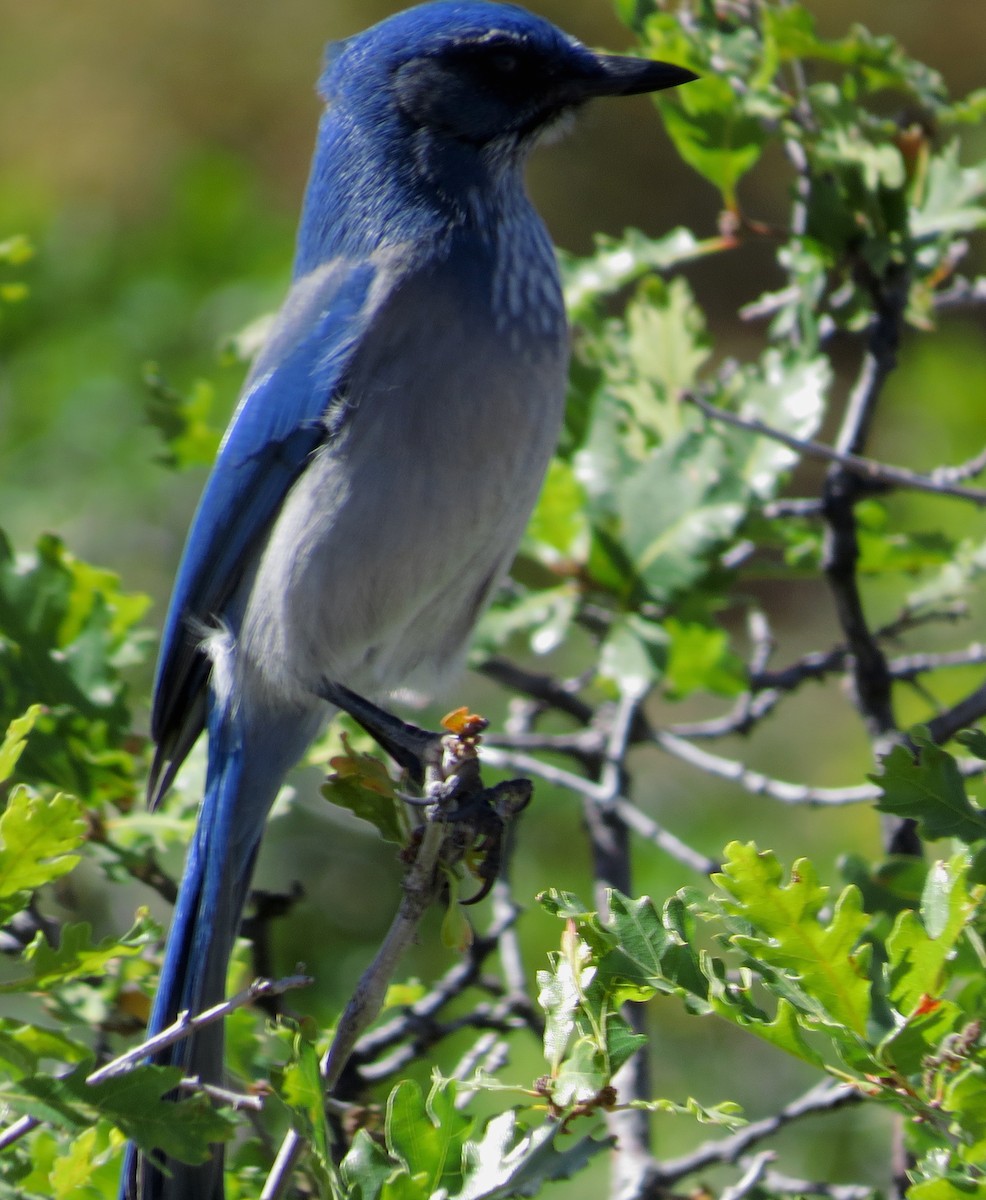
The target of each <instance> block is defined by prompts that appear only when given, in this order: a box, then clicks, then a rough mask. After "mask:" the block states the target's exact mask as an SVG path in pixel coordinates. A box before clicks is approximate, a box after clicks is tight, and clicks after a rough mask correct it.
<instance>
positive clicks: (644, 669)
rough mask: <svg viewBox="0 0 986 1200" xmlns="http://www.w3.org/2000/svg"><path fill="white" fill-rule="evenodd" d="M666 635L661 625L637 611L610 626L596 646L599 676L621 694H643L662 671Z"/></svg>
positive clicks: (665, 650) (659, 676) (658, 677)
mask: <svg viewBox="0 0 986 1200" xmlns="http://www.w3.org/2000/svg"><path fill="white" fill-rule="evenodd" d="M667 647H668V637H667V634H666V633H665V632H664V630H663V629H662V628H661V626H660V625H657V624H656V623H655V622H653V621H648V620H646V619H645V618H644V617H640V616H638V615H637V614H636V613H629V614H627V615H625V616H623V615H621V616H619V617H617V619H616V620H615V621H614V622H613V623H612V624H611V625H610V627H609V629H608V630H607V631H606V636H605V638H604V639H603V641H602V644H601V646H600V647H599V678H600V679H605V680H611V681H612V682H613V683H615V684H616V685H617V690H618V691H619V692H620V693H621V694H623V693H626V694H632V695H638V696H643V695H645V694H646V692H647V691H648V689H649V688H650V687H651V686H652V684H654V683H655V682H656V681H657V680H658V679H660V678H661V675H662V674H663V672H664V665H665V662H666V661H667Z"/></svg>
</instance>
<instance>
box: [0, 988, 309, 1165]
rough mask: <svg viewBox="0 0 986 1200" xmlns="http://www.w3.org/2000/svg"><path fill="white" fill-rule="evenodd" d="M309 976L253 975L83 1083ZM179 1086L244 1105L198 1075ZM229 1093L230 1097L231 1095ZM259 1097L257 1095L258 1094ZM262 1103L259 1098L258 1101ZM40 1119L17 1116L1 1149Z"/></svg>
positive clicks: (109, 1074) (125, 1066)
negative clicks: (218, 1001)
mask: <svg viewBox="0 0 986 1200" xmlns="http://www.w3.org/2000/svg"><path fill="white" fill-rule="evenodd" d="M311 982H312V981H311V979H309V977H308V976H307V975H289V976H287V977H286V978H284V979H255V980H254V982H253V983H251V984H250V986H249V987H246V988H244V989H243V991H241V992H237V994H236V995H235V996H231V997H230V998H229V999H228V1000H224V1001H223V1002H222V1004H216V1005H214V1006H213V1007H212V1008H209V1009H206V1010H205V1011H204V1012H201V1013H197V1014H195V1015H194V1016H192V1015H191V1014H189V1013H187V1012H183V1013H180V1014H179V1015H178V1019H177V1020H176V1021H175V1022H174V1024H172V1025H169V1026H168V1027H167V1029H162V1031H161V1032H160V1033H158V1034H156V1035H155V1036H154V1037H150V1038H147V1039H146V1040H145V1041H143V1042H141V1043H140V1045H138V1046H134V1047H133V1048H132V1049H131V1050H128V1051H127V1052H126V1054H121V1055H120V1056H119V1057H118V1058H114V1059H112V1060H111V1061H110V1062H108V1063H106V1064H105V1065H104V1066H102V1067H100V1068H99V1069H98V1070H96V1071H93V1072H92V1073H91V1074H89V1075H87V1076H86V1083H87V1084H89V1085H90V1086H92V1085H95V1084H97V1083H103V1082H104V1081H105V1080H107V1079H112V1078H113V1077H114V1076H116V1075H121V1074H123V1073H125V1072H126V1071H129V1070H131V1069H132V1068H133V1067H135V1066H136V1065H137V1064H138V1063H140V1062H143V1061H144V1060H145V1059H148V1058H151V1057H152V1056H153V1055H155V1054H156V1053H158V1051H160V1050H164V1049H165V1048H166V1047H168V1046H172V1045H174V1043H175V1042H180V1041H182V1039H184V1038H187V1037H190V1036H191V1034H193V1033H195V1031H196V1030H198V1029H201V1028H202V1026H203V1025H211V1024H213V1022H215V1021H221V1020H222V1019H223V1018H224V1017H227V1016H228V1015H229V1014H230V1013H231V1012H235V1011H236V1009H238V1008H242V1007H243V1006H244V1005H246V1004H253V1003H255V1002H256V1001H257V1000H259V999H261V998H263V997H265V996H272V995H280V994H281V993H282V992H287V991H290V990H291V989H292V988H300V987H308V986H309V985H310V984H311ZM179 1087H183V1088H186V1090H188V1089H189V1088H193V1089H194V1090H198V1091H205V1092H206V1093H207V1094H210V1095H211V1094H213V1090H214V1091H215V1092H216V1093H217V1095H216V1098H217V1099H219V1100H220V1101H221V1102H222V1103H224V1104H228V1103H229V1104H234V1107H237V1106H238V1107H243V1104H241V1103H240V1101H241V1100H242V1097H239V1096H234V1093H232V1092H229V1093H227V1092H225V1090H224V1089H222V1088H218V1089H212V1090H210V1087H207V1086H204V1085H203V1084H201V1083H200V1082H199V1081H198V1080H197V1079H187V1080H182V1081H181V1083H180V1084H179ZM231 1097H232V1099H231ZM257 1099H258V1100H259V1098H257ZM261 1103H262V1102H261ZM41 1124H42V1122H41V1120H40V1119H39V1118H37V1117H20V1118H19V1119H18V1120H17V1121H14V1122H13V1124H11V1125H8V1126H7V1128H6V1129H5V1130H4V1131H3V1132H2V1133H0V1150H5V1149H6V1148H7V1147H8V1146H12V1145H13V1144H14V1142H16V1141H19V1139H20V1138H22V1137H24V1136H25V1135H26V1134H29V1133H30V1132H31V1131H32V1130H34V1129H37V1128H38V1126H39V1125H41Z"/></svg>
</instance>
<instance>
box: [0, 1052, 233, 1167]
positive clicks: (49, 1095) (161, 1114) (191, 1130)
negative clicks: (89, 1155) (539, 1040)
mask: <svg viewBox="0 0 986 1200" xmlns="http://www.w3.org/2000/svg"><path fill="white" fill-rule="evenodd" d="M90 1069H91V1064H88V1063H86V1064H82V1065H80V1066H79V1067H77V1068H76V1069H75V1070H74V1071H73V1072H72V1073H71V1074H70V1075H65V1076H62V1077H61V1078H55V1077H53V1076H48V1075H37V1076H33V1077H31V1078H27V1079H22V1080H19V1081H18V1082H17V1083H16V1084H15V1083H13V1082H11V1081H6V1082H5V1083H4V1085H3V1086H2V1087H0V1101H2V1102H3V1103H4V1104H7V1105H9V1107H10V1109H11V1110H12V1111H14V1112H17V1113H21V1114H24V1115H28V1116H33V1117H36V1118H38V1119H39V1120H41V1121H43V1122H45V1123H46V1124H49V1125H53V1126H55V1127H57V1128H60V1129H65V1130H67V1131H69V1132H70V1133H71V1134H72V1135H73V1136H75V1135H78V1134H80V1133H82V1132H83V1131H84V1130H86V1129H88V1128H89V1127H90V1126H91V1125H92V1124H93V1121H94V1120H95V1117H96V1116H97V1115H101V1116H104V1117H106V1118H107V1119H108V1120H110V1121H112V1122H113V1123H114V1124H115V1125H117V1126H118V1127H119V1128H120V1129H121V1130H122V1131H123V1132H124V1133H125V1134H126V1136H127V1137H129V1138H132V1139H133V1140H134V1141H136V1142H137V1143H138V1144H139V1145H140V1147H141V1149H143V1150H146V1151H153V1150H155V1149H158V1150H161V1151H163V1152H164V1153H165V1154H167V1155H169V1156H170V1157H172V1158H177V1159H180V1160H181V1161H182V1162H189V1163H197V1162H205V1161H206V1159H207V1158H208V1157H209V1153H210V1143H212V1142H218V1141H224V1140H226V1139H227V1138H229V1137H230V1136H231V1135H232V1132H233V1122H232V1121H230V1119H229V1118H228V1117H225V1116H223V1115H222V1114H221V1113H219V1112H218V1111H217V1110H216V1109H214V1108H213V1106H212V1104H211V1102H210V1101H209V1100H208V1099H207V1098H206V1097H205V1096H191V1097H189V1098H187V1099H184V1100H179V1101H174V1100H167V1099H165V1098H164V1097H165V1096H167V1095H168V1094H169V1093H171V1092H172V1091H173V1090H174V1088H175V1086H176V1085H177V1083H178V1082H179V1080H180V1079H181V1075H182V1073H181V1071H180V1070H179V1069H178V1068H177V1067H155V1066H141V1067H137V1068H134V1069H133V1070H131V1071H128V1072H126V1073H125V1074H121V1075H118V1076H114V1077H113V1078H111V1079H107V1080H105V1081H104V1082H102V1083H99V1084H96V1085H93V1086H90V1085H89V1084H87V1083H86V1081H85V1079H86V1075H87V1074H88V1073H89V1071H90Z"/></svg>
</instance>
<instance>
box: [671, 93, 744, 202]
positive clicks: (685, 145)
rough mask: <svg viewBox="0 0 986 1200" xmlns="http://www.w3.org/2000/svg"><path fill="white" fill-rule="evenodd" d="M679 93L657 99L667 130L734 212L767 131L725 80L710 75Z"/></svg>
mask: <svg viewBox="0 0 986 1200" xmlns="http://www.w3.org/2000/svg"><path fill="white" fill-rule="evenodd" d="M679 91H680V95H678V96H676V97H675V99H674V100H671V99H670V98H667V97H658V98H657V106H658V108H659V109H660V112H661V117H662V118H663V120H664V127H665V129H666V130H667V131H668V134H669V136H670V138H671V140H672V141H673V142H674V145H675V149H676V150H677V151H678V153H679V154H680V155H681V157H682V158H683V159H684V160H685V162H686V163H688V165H689V166H690V167H692V168H693V169H694V170H696V171H697V172H698V173H699V174H700V175H701V176H703V178H705V179H707V180H708V181H709V183H711V184H712V185H713V186H714V187H716V188H718V190H719V192H720V194H721V195H722V200H723V203H724V204H725V206H726V207H727V208H730V209H735V208H736V185H737V184H738V183H739V181H740V180H741V179H742V178H743V176H744V175H745V174H746V173H747V171H749V170H750V169H751V168H752V167H753V166H755V165H756V163H757V160H758V159H759V158H760V155H761V153H762V151H763V147H764V145H765V143H766V140H767V135H766V130H765V129H764V128H763V126H762V125H761V123H760V121H758V120H757V119H756V118H755V117H753V116H750V115H748V114H747V112H746V111H744V104H743V101H742V98H741V96H740V94H739V93H738V92H737V91H736V90H734V88H733V87H732V86H731V85H730V83H729V81H728V80H727V79H724V78H722V77H720V76H717V75H715V74H706V75H703V76H702V77H701V78H700V79H698V80H696V81H695V82H693V83H690V84H688V86H687V87H684V88H681V89H679Z"/></svg>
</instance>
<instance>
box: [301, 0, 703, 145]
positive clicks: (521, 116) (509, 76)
mask: <svg viewBox="0 0 986 1200" xmlns="http://www.w3.org/2000/svg"><path fill="white" fill-rule="evenodd" d="M694 78H695V76H694V75H693V74H692V72H690V71H687V70H685V69H684V68H681V67H675V66H671V65H669V64H667V63H660V62H652V61H648V60H646V59H639V58H627V57H622V56H618V55H606V54H597V53H595V52H594V51H592V50H589V49H588V48H587V47H585V46H584V45H582V43H581V42H579V41H577V40H576V39H575V38H572V37H569V36H568V35H567V34H564V33H563V32H562V31H561V30H560V29H558V28H557V27H556V26H554V25H552V24H551V23H550V22H548V21H546V20H544V19H543V18H541V17H537V16H535V15H534V14H532V13H529V12H527V11H526V9H523V8H520V7H518V6H516V5H513V4H497V3H490V2H488V0H466V2H462V0H434V2H433V3H429V4H423V5H420V6H418V7H416V8H411V9H408V10H407V11H405V12H402V13H398V14H397V15H396V16H393V17H390V18H389V19H388V20H385V21H383V22H381V23H380V24H379V25H375V26H374V27H373V28H372V29H369V30H367V31H366V32H365V33H362V34H359V35H357V36H356V37H353V38H350V39H349V40H348V41H346V42H343V43H341V44H340V45H338V46H337V47H334V48H333V49H332V51H330V56H329V62H328V67H327V69H326V72H325V74H324V75H323V77H322V80H321V84H320V89H319V90H320V91H321V93H322V94H323V96H324V97H325V98H326V100H328V101H329V103H330V104H332V103H333V102H341V103H342V104H343V105H346V106H348V107H351V108H352V109H354V110H355V111H357V112H359V113H361V114H364V115H367V116H369V117H370V119H371V120H373V121H375V122H377V123H379V122H380V121H382V120H387V121H394V120H397V121H398V122H400V123H401V125H402V126H403V127H404V128H405V129H409V130H410V131H414V132H419V131H420V132H421V133H423V134H425V135H429V134H430V135H433V136H434V137H435V138H438V139H440V140H448V141H452V142H456V143H458V144H459V145H461V146H463V147H469V146H471V147H474V148H476V149H478V150H480V151H481V152H483V151H485V150H489V149H494V150H497V151H500V150H503V149H505V148H515V149H516V150H518V151H520V152H523V151H524V150H525V149H526V148H527V146H529V145H530V144H531V143H532V142H533V141H534V140H536V138H537V136H538V135H539V134H541V133H542V132H543V131H544V130H546V129H547V128H549V127H550V126H552V125H553V124H555V123H556V122H557V121H558V119H559V118H560V117H563V116H564V115H565V114H567V113H568V112H570V111H571V110H573V109H576V108H578V107H579V106H581V105H582V104H584V103H585V102H586V101H588V100H590V99H592V98H594V97H596V96H625V95H631V94H633V93H637V92H653V91H659V90H661V89H663V88H669V87H675V86H677V85H678V84H681V83H686V82H688V81H689V80H690V79H694Z"/></svg>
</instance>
